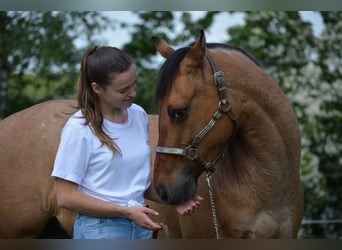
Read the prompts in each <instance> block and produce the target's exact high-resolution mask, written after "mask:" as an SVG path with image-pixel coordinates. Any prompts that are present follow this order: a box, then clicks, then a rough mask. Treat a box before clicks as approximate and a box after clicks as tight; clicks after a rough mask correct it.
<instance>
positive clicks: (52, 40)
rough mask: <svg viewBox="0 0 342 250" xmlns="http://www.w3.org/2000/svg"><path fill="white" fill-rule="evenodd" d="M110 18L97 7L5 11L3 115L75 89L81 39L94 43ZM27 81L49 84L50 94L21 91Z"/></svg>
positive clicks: (0, 68)
mask: <svg viewBox="0 0 342 250" xmlns="http://www.w3.org/2000/svg"><path fill="white" fill-rule="evenodd" d="M107 22H108V19H107V18H104V17H103V16H102V15H99V14H98V13H96V12H57V11H54V12H51V11H48V12H36V11H19V12H12V11H10V12H5V11H2V12H0V33H1V40H0V47H1V48H2V49H1V50H0V79H1V84H0V93H1V99H0V117H4V116H6V115H8V114H10V113H12V112H15V111H18V110H21V109H23V108H25V107H27V105H32V104H34V103H36V102H39V101H42V100H44V99H46V98H51V97H52V96H54V95H57V96H60V95H61V96H62V95H66V94H70V90H73V86H74V85H75V74H76V72H77V66H78V63H79V61H80V56H81V53H82V52H83V50H84V48H80V49H76V47H75V44H74V43H75V40H76V39H79V40H80V39H82V40H84V41H86V43H85V46H88V45H89V44H90V43H92V42H95V40H94V39H93V34H94V33H95V32H98V31H100V30H101V29H102V28H103V27H104V25H105V24H107ZM26 75H30V77H27V76H26ZM38 76H39V77H38ZM56 82H59V84H58V86H54V84H55V83H56ZM27 85H30V87H29V88H31V89H35V88H37V89H41V88H42V86H43V85H44V88H45V89H46V90H45V92H46V95H45V96H44V97H43V96H40V97H39V95H38V96H37V95H36V96H34V97H33V96H31V95H30V94H28V92H27V91H21V90H23V89H25V88H26V87H27ZM33 92H36V91H33ZM38 97H39V98H38ZM20 100H25V101H20Z"/></svg>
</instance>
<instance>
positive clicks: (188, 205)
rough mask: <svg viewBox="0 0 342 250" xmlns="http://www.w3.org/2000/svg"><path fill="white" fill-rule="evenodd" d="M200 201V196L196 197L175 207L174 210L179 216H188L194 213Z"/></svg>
mask: <svg viewBox="0 0 342 250" xmlns="http://www.w3.org/2000/svg"><path fill="white" fill-rule="evenodd" d="M202 200H203V198H202V197H201V196H199V195H196V196H195V197H193V198H191V199H189V200H188V201H186V202H184V203H182V204H178V205H175V208H176V210H177V212H178V213H179V214H180V215H190V214H192V213H193V212H195V210H196V209H197V208H198V207H199V205H200V202H201V201H202Z"/></svg>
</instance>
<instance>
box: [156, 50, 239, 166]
mask: <svg viewBox="0 0 342 250" xmlns="http://www.w3.org/2000/svg"><path fill="white" fill-rule="evenodd" d="M205 56H206V58H207V60H208V62H209V64H210V67H211V69H212V71H213V72H214V81H215V85H216V88H217V91H218V94H219V98H220V101H219V104H218V108H217V111H216V112H215V113H214V114H213V117H212V118H211V120H210V121H209V122H208V124H207V125H206V126H205V127H204V128H203V129H202V130H201V131H200V132H199V133H198V134H197V135H196V137H195V138H194V139H193V140H192V142H191V144H189V145H188V146H186V147H184V148H170V147H163V146H157V147H156V152H157V153H160V154H171V155H180V156H184V157H187V158H188V159H189V160H197V161H198V162H200V163H201V164H202V165H203V166H204V168H205V171H207V172H211V173H213V172H214V171H215V164H216V163H217V162H218V160H219V159H221V157H223V151H224V146H223V147H222V149H221V150H220V152H219V154H218V155H217V156H216V157H215V159H214V160H212V161H205V160H204V159H202V157H200V155H199V151H198V146H199V144H200V143H201V141H202V139H203V138H204V136H205V135H206V134H208V133H209V131H210V130H211V129H212V128H213V127H214V126H215V124H216V122H217V121H218V120H220V119H221V117H222V115H223V114H227V115H228V117H229V118H230V120H231V121H233V123H234V129H235V130H236V119H235V117H234V114H233V113H232V111H231V105H230V103H229V100H228V98H227V93H226V81H225V77H224V73H223V72H222V71H218V70H217V67H216V65H215V63H214V61H213V60H212V58H211V57H210V55H209V53H206V55H205Z"/></svg>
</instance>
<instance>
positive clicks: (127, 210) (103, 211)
mask: <svg viewBox="0 0 342 250" xmlns="http://www.w3.org/2000/svg"><path fill="white" fill-rule="evenodd" d="M55 183H56V196H57V204H58V206H59V207H62V208H66V209H69V210H73V211H75V212H79V213H82V214H86V215H90V216H100V217H123V218H128V219H130V220H132V221H134V222H136V223H137V224H138V225H140V226H141V227H144V228H148V229H151V230H157V229H160V225H159V224H158V223H155V222H154V221H152V220H151V219H150V218H149V217H148V215H154V216H157V215H158V212H157V211H155V210H153V209H150V208H147V207H143V206H141V207H124V206H119V205H116V204H112V203H109V202H105V201H102V200H100V199H97V198H95V197H92V196H90V195H87V194H84V193H82V192H80V191H79V190H78V185H77V184H76V183H73V182H70V181H66V180H63V179H60V178H56V181H55Z"/></svg>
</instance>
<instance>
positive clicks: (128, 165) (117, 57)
mask: <svg viewBox="0 0 342 250" xmlns="http://www.w3.org/2000/svg"><path fill="white" fill-rule="evenodd" d="M136 81H137V79H136V68H135V64H134V61H133V59H132V58H131V57H130V56H128V55H127V54H126V53H125V52H123V51H122V50H120V49H118V48H115V47H108V46H103V47H94V48H90V49H88V50H87V51H86V52H85V53H84V55H83V57H82V61H81V69H80V72H79V78H78V81H77V105H78V107H77V108H78V109H77V111H76V112H75V113H74V114H73V115H72V116H71V117H70V118H69V120H68V121H67V123H66V124H65V126H64V128H63V131H62V134H61V140H60V144H59V148H58V151H57V154H56V158H55V163H54V169H53V172H52V177H53V178H54V179H55V183H56V195H57V202H58V205H59V206H60V207H63V208H66V209H70V210H73V211H75V212H77V217H76V220H75V224H74V235H73V238H75V239H99V238H111V239H150V238H151V237H152V231H153V230H158V229H160V224H159V223H156V222H155V221H154V220H152V219H151V218H150V217H149V216H151V215H152V216H154V218H155V219H157V218H158V217H157V216H158V212H157V211H155V210H153V209H151V208H148V207H146V206H145V204H144V197H146V198H148V199H151V200H154V201H158V202H161V200H160V199H159V197H158V196H157V194H156V193H155V190H154V187H153V185H151V149H150V144H149V138H148V117H147V114H146V112H145V111H144V109H143V108H142V107H140V106H138V105H137V104H135V103H133V101H134V97H135V96H136ZM201 199H202V198H201V197H199V196H196V197H195V198H193V199H191V200H189V201H188V202H185V203H184V204H182V205H177V206H176V207H175V208H176V210H177V211H178V213H179V214H182V215H186V214H190V213H192V212H193V211H194V210H195V209H196V208H197V207H198V206H199V202H200V200H201Z"/></svg>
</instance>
